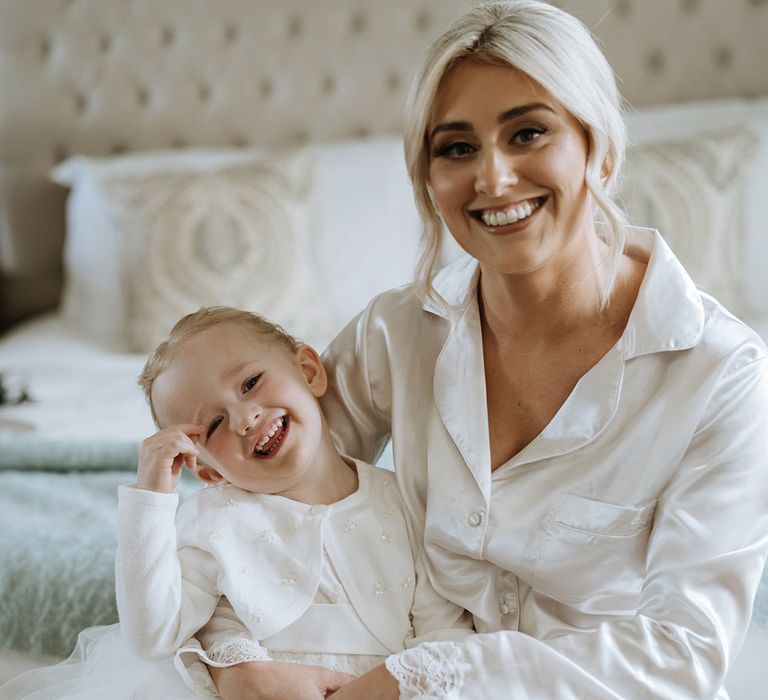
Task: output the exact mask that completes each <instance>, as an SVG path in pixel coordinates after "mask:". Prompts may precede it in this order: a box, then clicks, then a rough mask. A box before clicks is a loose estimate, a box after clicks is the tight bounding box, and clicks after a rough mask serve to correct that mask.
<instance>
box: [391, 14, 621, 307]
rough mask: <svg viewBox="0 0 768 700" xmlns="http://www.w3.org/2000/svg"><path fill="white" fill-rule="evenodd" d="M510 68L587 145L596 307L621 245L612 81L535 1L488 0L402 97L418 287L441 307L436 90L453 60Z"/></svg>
mask: <svg viewBox="0 0 768 700" xmlns="http://www.w3.org/2000/svg"><path fill="white" fill-rule="evenodd" d="M464 59H471V60H473V61H478V62H483V63H491V64H494V65H508V66H512V67H514V68H517V69H518V70H520V71H522V72H523V73H526V74H527V75H528V76H529V77H531V78H532V79H533V80H535V81H536V82H537V83H539V84H540V85H541V86H542V87H543V88H544V89H545V90H547V91H548V92H549V93H550V94H551V95H552V96H553V97H554V98H555V99H556V100H558V101H559V102H560V103H561V104H562V105H563V107H565V109H567V110H568V111H569V112H570V113H571V114H572V115H573V116H574V117H575V118H576V119H577V120H578V121H579V122H580V123H581V125H582V126H583V127H584V129H585V131H586V133H587V137H588V140H589V155H588V157H587V168H586V183H587V187H588V189H589V191H590V193H591V195H592V197H593V198H594V201H595V204H596V206H597V210H598V213H599V215H602V218H603V219H604V220H605V226H604V227H602V228H601V231H603V230H604V232H605V233H604V236H605V239H606V242H607V244H608V247H609V261H608V262H609V265H608V277H607V280H606V283H605V285H604V287H603V289H602V293H601V299H600V302H601V306H603V307H604V306H605V305H606V304H607V303H608V300H609V299H610V295H611V292H612V291H613V287H614V284H615V281H616V276H617V273H618V268H619V262H620V259H621V255H622V253H623V250H624V246H625V243H626V229H625V225H626V224H625V215H624V212H623V211H622V209H621V207H620V206H619V205H618V204H617V203H616V202H615V201H614V200H613V199H612V194H613V192H614V190H615V187H616V183H617V181H618V177H619V173H620V170H621V166H622V163H623V160H624V150H625V147H626V127H625V125H624V120H623V118H622V114H621V97H620V95H619V92H618V89H617V87H616V79H615V77H614V74H613V71H612V69H611V67H610V65H609V64H608V61H607V60H606V58H605V56H603V54H602V52H601V51H600V49H599V48H598V46H597V44H596V43H595V40H594V38H593V37H592V34H591V33H590V31H589V29H587V28H586V27H585V26H584V25H583V24H582V23H581V22H580V21H579V20H577V19H576V18H575V17H573V16H572V15H569V14H568V13H566V12H563V11H562V10H559V9H557V8H556V7H553V6H551V5H547V4H545V3H543V2H536V0H508V1H506V2H486V3H483V4H481V5H479V6H478V7H476V8H474V9H473V10H470V11H469V12H468V13H467V14H465V15H464V16H463V17H461V18H460V19H459V20H458V21H457V22H456V23H455V24H453V26H452V27H451V28H450V29H448V31H446V32H445V33H444V34H443V35H442V36H441V37H440V38H439V39H437V41H435V42H434V43H433V44H432V46H431V47H430V48H429V50H428V51H427V53H426V55H425V56H424V59H423V60H422V62H421V65H420V66H419V68H418V70H417V72H416V75H415V76H414V79H413V82H412V83H411V89H410V93H409V96H408V102H407V105H406V111H405V160H406V164H407V166H408V172H409V175H410V178H411V183H412V184H413V189H414V197H415V200H416V206H417V209H418V210H419V214H420V215H421V219H422V251H421V256H420V259H419V262H418V264H417V266H416V272H415V282H416V288H417V290H418V291H419V293H420V294H421V295H422V297H424V298H428V299H431V300H432V301H433V302H435V303H437V304H438V305H440V306H442V307H443V308H446V304H445V301H444V300H443V299H442V297H440V295H439V294H438V293H437V292H436V291H435V289H434V288H433V286H432V276H433V273H434V269H435V264H436V262H437V259H438V256H439V253H440V248H441V245H442V239H443V227H442V222H441V220H440V216H439V214H438V211H437V206H436V204H435V202H434V200H433V198H432V196H431V193H430V191H429V187H428V171H429V144H428V137H427V127H428V124H429V118H430V114H431V111H432V106H433V103H434V101H435V97H436V95H437V91H438V88H439V86H440V83H441V81H442V80H443V78H444V77H445V75H446V74H447V73H448V72H449V71H450V69H451V68H452V67H453V66H454V65H456V63H457V62H458V61H461V60H464Z"/></svg>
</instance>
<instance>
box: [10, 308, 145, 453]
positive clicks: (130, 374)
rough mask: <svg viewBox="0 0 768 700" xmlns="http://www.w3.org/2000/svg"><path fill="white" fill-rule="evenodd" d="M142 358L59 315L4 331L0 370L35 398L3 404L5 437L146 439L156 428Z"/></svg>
mask: <svg viewBox="0 0 768 700" xmlns="http://www.w3.org/2000/svg"><path fill="white" fill-rule="evenodd" d="M145 359H146V358H145V356H143V355H129V354H119V353H115V352H114V351H111V350H105V349H103V348H101V347H99V346H96V345H94V344H93V343H91V342H88V341H85V340H83V339H81V338H80V337H78V335H77V333H76V332H75V331H74V330H73V329H72V328H71V326H69V325H68V324H67V323H66V322H65V321H64V320H63V319H62V318H61V317H60V316H59V315H57V314H54V315H49V316H44V317H41V318H38V319H35V320H32V321H29V322H27V323H25V324H23V325H21V326H19V327H18V328H16V329H14V330H13V331H11V332H10V333H8V334H6V335H5V336H3V337H2V338H0V374H2V375H3V377H4V380H5V383H6V384H8V385H12V386H13V387H16V386H19V385H21V386H24V387H25V388H26V389H27V391H28V392H29V394H30V396H31V397H32V399H33V400H32V401H30V402H28V403H23V404H20V405H16V406H14V405H4V406H0V437H8V436H10V435H12V434H14V433H19V434H23V435H24V437H25V438H29V437H34V438H36V437H38V436H39V437H40V439H41V440H46V441H47V440H51V441H61V440H64V441H72V442H79V441H88V440H99V441H113V440H114V441H119V442H130V441H133V442H139V441H141V440H142V439H144V438H145V437H146V436H147V435H149V434H151V433H152V432H154V426H153V423H152V418H151V415H150V412H149V408H148V406H147V405H146V402H145V400H144V395H143V393H142V392H141V389H140V388H139V387H138V385H137V384H136V378H137V377H138V374H139V372H140V371H141V368H142V366H143V364H144V361H145Z"/></svg>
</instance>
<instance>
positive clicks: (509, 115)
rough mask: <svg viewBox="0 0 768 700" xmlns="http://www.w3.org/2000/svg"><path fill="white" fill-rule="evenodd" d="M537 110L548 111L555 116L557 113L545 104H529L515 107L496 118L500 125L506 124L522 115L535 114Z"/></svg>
mask: <svg viewBox="0 0 768 700" xmlns="http://www.w3.org/2000/svg"><path fill="white" fill-rule="evenodd" d="M537 109H546V110H547V111H548V112H552V113H553V114H554V113H555V110H554V109H552V107H550V106H549V105H547V104H544V103H543V102H530V103H529V104H525V105H520V106H519V107H513V108H512V109H508V110H507V111H506V112H502V113H501V114H500V115H499V116H498V117H496V122H497V123H499V124H504V122H508V121H510V120H511V119H514V118H515V117H519V116H520V115H522V114H527V113H528V112H533V111H535V110H537Z"/></svg>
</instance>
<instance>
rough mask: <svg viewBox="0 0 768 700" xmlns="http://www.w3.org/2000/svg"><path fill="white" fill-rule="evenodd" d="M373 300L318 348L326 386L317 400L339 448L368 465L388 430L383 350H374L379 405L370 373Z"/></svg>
mask: <svg viewBox="0 0 768 700" xmlns="http://www.w3.org/2000/svg"><path fill="white" fill-rule="evenodd" d="M376 301H377V300H376V299H374V300H373V301H372V302H371V303H370V304H369V305H368V306H367V307H366V308H365V309H364V310H363V311H362V312H361V313H360V314H359V315H358V316H357V317H356V318H354V319H352V321H350V322H349V323H348V324H347V326H346V327H345V328H344V329H343V330H342V331H341V332H340V333H339V334H338V335H337V336H336V338H335V339H334V340H333V342H331V344H330V345H329V346H328V347H327V348H326V350H325V352H324V353H323V364H324V365H325V369H326V372H327V374H328V391H327V392H326V394H325V395H324V396H323V397H322V398H321V399H320V403H321V405H322V408H323V413H324V415H325V418H326V420H327V421H328V426H329V427H330V429H331V434H332V435H333V438H334V441H335V443H336V447H337V449H338V450H339V452H341V453H342V454H345V455H348V456H350V457H356V458H357V459H360V460H362V461H364V462H368V463H369V464H375V463H376V460H378V458H379V457H380V456H381V453H382V452H383V450H384V448H385V447H386V445H387V441H388V440H389V437H390V432H391V421H390V414H389V408H390V406H389V404H388V403H387V404H386V405H383V404H382V400H384V399H385V397H387V396H389V395H390V393H391V389H390V388H389V371H388V368H387V367H386V366H382V363H384V362H386V359H387V358H386V355H385V353H381V352H379V353H377V355H376V356H377V360H378V365H377V366H376V367H375V368H374V372H373V374H374V375H375V384H376V386H375V389H376V394H377V396H379V397H380V401H379V403H378V404H377V403H376V402H375V400H374V396H373V394H374V386H373V383H372V380H371V376H370V374H371V369H372V368H371V367H370V357H369V324H370V323H371V314H372V311H373V309H374V307H375V305H376Z"/></svg>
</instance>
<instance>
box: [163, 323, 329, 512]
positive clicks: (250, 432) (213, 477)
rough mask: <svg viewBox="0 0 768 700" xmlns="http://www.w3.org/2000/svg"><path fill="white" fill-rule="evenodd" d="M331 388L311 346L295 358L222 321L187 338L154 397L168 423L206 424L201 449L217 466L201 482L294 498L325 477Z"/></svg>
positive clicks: (204, 473) (206, 471)
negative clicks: (324, 402) (325, 397)
mask: <svg viewBox="0 0 768 700" xmlns="http://www.w3.org/2000/svg"><path fill="white" fill-rule="evenodd" d="M325 389H326V375H325V371H324V370H323V366H322V363H321V361H320V358H319V357H318V356H317V353H315V351H314V350H312V349H311V348H309V347H308V346H302V347H301V348H300V349H299V351H298V352H296V353H295V354H294V353H291V352H290V351H289V350H288V349H287V348H285V347H284V346H282V345H280V344H278V343H275V342H272V341H269V340H267V339H263V338H260V337H259V336H258V335H257V334H256V333H255V332H254V331H253V330H251V329H248V328H246V327H243V326H240V325H238V324H234V323H221V324H218V325H216V326H214V327H212V328H209V329H207V330H205V331H202V332H200V333H198V334H196V335H194V336H192V337H191V338H189V339H187V340H186V341H184V343H183V344H182V345H181V347H180V348H179V349H178V351H177V354H176V355H175V356H174V358H173V360H172V361H171V363H170V366H169V367H168V368H167V369H166V370H165V371H164V372H162V373H161V374H160V376H159V377H158V378H157V379H156V380H155V383H154V385H153V387H152V400H153V403H154V406H155V411H156V413H157V416H158V419H159V421H160V423H161V424H162V425H163V426H170V425H176V424H180V423H194V424H199V425H204V426H205V428H206V429H205V431H204V432H203V433H202V435H201V436H200V443H199V444H201V445H202V446H203V447H204V448H205V451H206V452H208V453H209V454H210V455H211V457H213V459H212V460H210V461H211V462H214V463H213V464H209V463H206V464H204V466H202V467H201V468H200V469H199V470H198V476H199V478H201V479H203V480H204V481H210V482H216V481H220V480H221V479H222V478H223V479H224V480H226V481H228V482H230V483H232V484H234V485H235V486H239V487H240V488H243V489H246V490H248V491H256V492H260V493H273V494H283V495H287V496H289V497H291V496H293V495H294V492H295V491H296V490H297V489H300V488H302V485H303V484H307V483H312V482H313V481H315V480H316V479H317V478H318V477H319V476H320V475H319V474H315V472H317V471H318V470H320V469H322V463H323V459H322V458H323V451H324V450H327V446H328V443H329V442H330V438H329V437H327V430H326V429H325V425H324V421H323V417H322V413H321V411H320V407H319V405H318V403H317V398H318V397H319V396H322V394H323V393H324V392H325ZM201 460H202V461H203V462H204V463H205V462H206V460H205V455H204V454H203V455H202V456H201ZM313 477H314V478H313Z"/></svg>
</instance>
